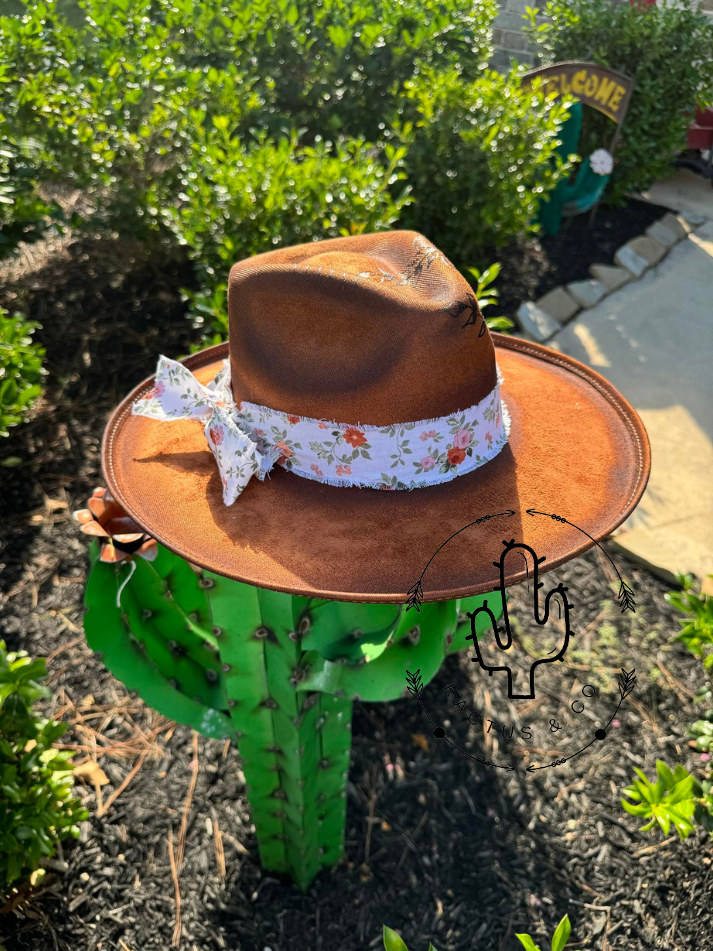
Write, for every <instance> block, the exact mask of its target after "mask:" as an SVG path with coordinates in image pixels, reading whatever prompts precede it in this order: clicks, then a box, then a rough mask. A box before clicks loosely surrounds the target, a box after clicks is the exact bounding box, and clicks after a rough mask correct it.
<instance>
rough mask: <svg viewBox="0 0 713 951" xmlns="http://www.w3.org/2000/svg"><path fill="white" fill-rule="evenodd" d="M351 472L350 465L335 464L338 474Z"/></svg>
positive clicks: (349, 473) (343, 474)
mask: <svg viewBox="0 0 713 951" xmlns="http://www.w3.org/2000/svg"><path fill="white" fill-rule="evenodd" d="M351 474H352V467H351V466H337V475H338V476H345V475H351Z"/></svg>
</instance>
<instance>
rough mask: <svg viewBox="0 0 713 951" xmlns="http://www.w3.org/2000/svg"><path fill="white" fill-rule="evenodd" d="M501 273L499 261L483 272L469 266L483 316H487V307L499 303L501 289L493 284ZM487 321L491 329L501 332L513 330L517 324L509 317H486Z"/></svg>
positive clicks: (469, 272)
mask: <svg viewBox="0 0 713 951" xmlns="http://www.w3.org/2000/svg"><path fill="white" fill-rule="evenodd" d="M499 273H500V264H498V262H497V261H496V262H495V264H491V265H490V267H489V268H487V270H485V271H483V272H481V271H479V270H478V268H477V267H469V268H468V274H470V276H471V277H472V278H473V283H474V290H475V296H476V298H477V301H478V305H479V306H480V309H481V311H482V312H483V316H485V309H486V308H487V307H492V306H493V304H497V302H498V297H499V296H500V294H499V291H498V290H497V288H495V287H493V286H492V285H493V282H494V281H495V279H496V278H497V276H498V274H499ZM485 322H486V324H487V325H488V327H489V328H490V330H499V331H501V332H505V331H507V330H511V329H512V328H513V327H514V326H515V325H514V324H513V322H512V321H511V320H508V318H507V317H486V318H485Z"/></svg>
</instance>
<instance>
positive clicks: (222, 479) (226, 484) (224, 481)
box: [220, 476, 228, 489]
mask: <svg viewBox="0 0 713 951" xmlns="http://www.w3.org/2000/svg"><path fill="white" fill-rule="evenodd" d="M220 480H221V482H222V483H223V487H224V488H226V489H227V488H228V480H227V479H226V478H225V476H221V477H220Z"/></svg>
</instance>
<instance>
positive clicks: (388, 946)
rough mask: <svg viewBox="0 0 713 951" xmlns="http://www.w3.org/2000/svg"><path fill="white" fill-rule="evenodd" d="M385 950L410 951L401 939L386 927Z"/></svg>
mask: <svg viewBox="0 0 713 951" xmlns="http://www.w3.org/2000/svg"><path fill="white" fill-rule="evenodd" d="M384 948H385V951H408V948H407V947H406V945H405V944H404V942H403V940H402V939H401V937H400V936H399V935H398V934H396V932H395V931H392V930H391V928H388V927H387V926H386V925H384Z"/></svg>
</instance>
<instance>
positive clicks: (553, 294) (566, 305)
mask: <svg viewBox="0 0 713 951" xmlns="http://www.w3.org/2000/svg"><path fill="white" fill-rule="evenodd" d="M705 221H706V219H705V218H702V217H701V216H700V215H692V214H687V213H681V214H678V215H677V214H674V213H673V212H668V213H667V214H665V215H664V216H663V218H660V219H659V220H658V221H655V222H654V223H653V224H652V225H649V227H648V228H647V229H646V233H645V234H641V235H639V237H638V238H632V239H631V241H627V242H626V244H624V245H622V246H621V247H620V248H619V250H618V251H617V252H616V254H615V255H614V261H615V262H616V264H617V265H618V267H614V266H612V265H611V264H592V265H590V268H589V273H590V274H591V275H592V279H591V280H585V281H573V282H572V283H570V284H568V285H567V287H566V288H565V287H555V288H554V290H551V291H549V292H548V293H547V294H545V295H543V296H542V297H541V298H540V299H539V300H538V301H537V302H536V303H535V302H533V301H525V302H524V303H522V304H520V307H519V309H518V312H517V321H518V323H519V325H520V329H521V330H522V332H523V336H524V337H527V338H529V339H531V340H537V341H539V342H540V343H542V342H543V341H545V340H548V338H550V337H552V335H553V334H555V333H556V332H557V331H558V330H559V329H560V325H561V324H565V323H568V322H569V321H570V320H571V319H572V318H573V317H574V316H575V314H578V313H579V311H580V309H581V308H587V307H594V306H595V305H596V304H598V303H599V302H600V301H601V300H603V298H604V297H606V296H607V294H612V293H613V292H614V291H616V290H618V289H619V288H620V287H623V286H624V284H626V283H627V282H628V281H631V280H633V279H635V278H639V277H641V276H642V274H644V273H645V272H646V271H647V270H648V269H649V268H651V267H654V266H655V265H656V264H658V263H659V261H661V260H662V259H663V258H664V257H665V256H666V255H667V254H668V252H669V250H670V249H671V248H672V247H673V246H674V245H675V244H677V243H678V242H679V241H682V240H683V239H684V238H687V237H688V235H689V234H690V233H691V231H693V229H694V228H695V227H697V226H698V225H701V224H704V223H705Z"/></svg>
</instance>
